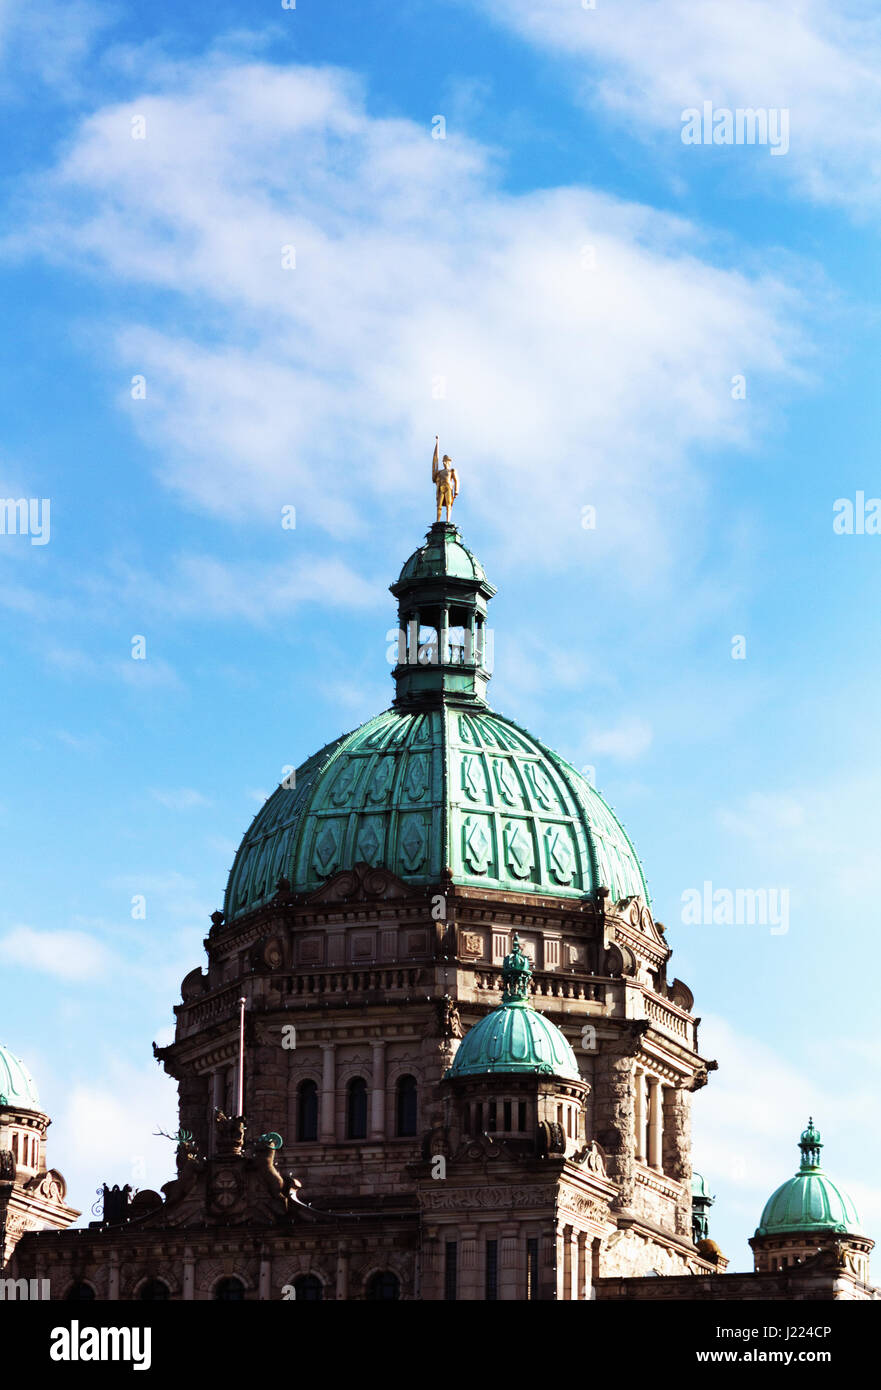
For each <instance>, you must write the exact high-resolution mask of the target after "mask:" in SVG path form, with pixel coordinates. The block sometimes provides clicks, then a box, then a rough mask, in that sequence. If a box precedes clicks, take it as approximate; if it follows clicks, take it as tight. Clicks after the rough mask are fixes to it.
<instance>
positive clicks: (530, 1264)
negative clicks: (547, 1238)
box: [526, 1240, 538, 1299]
mask: <svg viewBox="0 0 881 1390" xmlns="http://www.w3.org/2000/svg"><path fill="white" fill-rule="evenodd" d="M526 1297H527V1298H529V1299H534V1298H538V1240H528V1241H527V1242H526Z"/></svg>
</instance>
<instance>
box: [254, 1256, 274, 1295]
mask: <svg viewBox="0 0 881 1390" xmlns="http://www.w3.org/2000/svg"><path fill="white" fill-rule="evenodd" d="M257 1298H258V1300H259V1301H260V1302H261V1303H266V1302H268V1301H269V1299H270V1298H272V1261H271V1260H270V1258H269V1255H268V1254H267V1253H266V1251H265V1250H261V1251H260V1273H259V1275H258V1278H257Z"/></svg>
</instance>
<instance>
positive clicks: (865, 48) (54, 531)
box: [0, 0, 881, 1268]
mask: <svg viewBox="0 0 881 1390" xmlns="http://www.w3.org/2000/svg"><path fill="white" fill-rule="evenodd" d="M879 60H881V21H879V19H878V16H877V12H876V11H875V10H874V7H873V6H872V5H871V4H870V3H868V0H867V3H865V4H863V3H861V0H853V2H852V3H849V4H839V5H838V6H835V7H832V12H830V7H829V6H826V5H821V4H820V3H819V2H818V0H798V2H797V3H796V0H747V3H744V4H740V5H738V6H737V7H733V6H731V5H730V4H726V3H721V0H701V2H700V3H697V0H670V3H667V4H664V5H661V4H659V3H657V2H656V0H618V3H615V4H612V3H609V0H596V3H595V6H590V5H587V4H585V3H582V4H579V3H578V0H459V3H447V4H444V5H438V4H436V3H429V2H428V0H399V3H398V4H396V5H395V6H389V5H388V4H380V3H379V0H362V3H359V4H357V5H356V4H354V3H353V2H352V0H348V3H346V0H324V3H322V4H320V5H319V4H316V3H314V0H299V3H298V4H297V5H296V8H293V9H286V8H283V7H282V6H281V5H280V4H275V5H273V4H270V3H266V4H265V5H264V4H259V5H258V4H252V5H249V6H246V7H242V6H241V5H232V4H225V3H219V4H214V5H211V6H204V5H198V6H197V5H194V4H191V3H184V4H175V5H172V4H170V3H165V2H164V0H158V2H157V3H156V4H154V5H152V6H146V7H145V6H133V5H126V4H124V3H118V4H115V5H111V4H108V5H103V6H98V5H93V4H91V3H89V0H77V3H73V4H69V5H65V6H63V7H58V6H57V5H51V6H50V5H49V4H48V3H46V2H45V0H31V3H29V4H28V5H27V6H22V5H20V4H15V3H12V0H0V104H2V107H3V118H4V124H5V128H6V130H7V132H14V138H7V139H6V140H4V142H3V145H2V150H0V179H2V207H3V219H2V227H0V302H2V305H3V321H4V328H5V332H4V333H3V335H2V342H0V352H2V354H3V357H2V362H0V402H2V409H0V495H2V496H3V497H12V498H19V497H23V498H26V499H30V498H33V499H36V500H37V501H38V502H39V504H40V510H39V514H37V513H36V512H35V516H34V523H33V524H31V523H30V521H29V523H28V526H27V528H22V527H19V528H18V531H19V532H21V531H22V530H25V532H26V533H25V534H21V533H17V534H6V535H2V536H0V607H2V632H3V640H2V643H0V688H2V692H3V711H4V719H3V756H2V764H0V766H2V774H0V844H2V895H0V969H2V976H0V979H2V995H0V1006H2V1016H0V1039H2V1041H4V1042H5V1043H6V1044H8V1045H9V1046H11V1047H13V1049H14V1050H16V1051H17V1052H18V1053H19V1054H20V1055H21V1056H23V1057H24V1058H25V1059H26V1060H27V1062H28V1063H29V1065H30V1067H31V1070H32V1071H33V1072H34V1074H35V1076H36V1078H37V1080H38V1083H39V1086H40V1090H41V1095H42V1098H43V1101H44V1103H45V1105H46V1108H47V1109H48V1110H49V1112H50V1113H51V1114H52V1115H53V1116H54V1121H55V1122H54V1125H53V1129H52V1131H51V1136H50V1137H51V1150H50V1153H51V1157H52V1161H53V1162H54V1163H55V1164H57V1165H58V1166H59V1167H60V1168H61V1169H62V1171H64V1172H65V1173H66V1174H67V1176H68V1178H69V1180H70V1182H71V1186H72V1192H71V1195H72V1198H73V1200H74V1202H75V1204H76V1205H78V1206H82V1207H83V1208H84V1210H86V1211H87V1209H88V1207H89V1205H90V1204H91V1201H92V1200H93V1197H94V1188H95V1187H96V1186H97V1185H98V1184H99V1183H100V1182H101V1181H102V1180H104V1179H105V1178H106V1179H108V1180H110V1181H120V1182H124V1181H134V1182H135V1183H136V1184H138V1185H158V1184H159V1183H161V1182H162V1181H165V1180H166V1179H167V1177H169V1176H170V1175H171V1159H172V1152H171V1146H170V1145H169V1144H168V1141H167V1140H163V1139H154V1138H152V1137H151V1136H152V1133H153V1131H154V1130H156V1129H158V1128H160V1127H161V1128H164V1129H173V1128H174V1101H175V1096H174V1088H173V1085H172V1083H171V1082H170V1081H169V1080H168V1079H167V1078H164V1076H163V1075H162V1073H161V1072H160V1071H159V1070H158V1069H157V1067H156V1064H155V1063H154V1061H153V1060H152V1055H151V1048H150V1043H151V1040H152V1039H154V1038H155V1039H157V1040H158V1041H160V1042H164V1041H168V1040H169V1038H170V1036H171V1030H172V1025H173V1017H172V1013H171V1008H172V1004H173V1003H174V1002H175V1001H176V1000H177V999H178V997H179V992H178V991H179V983H180V980H181V978H182V977H183V975H184V974H186V973H187V972H188V971H189V970H190V969H191V968H192V967H193V966H194V965H195V964H198V963H199V961H200V960H201V958H202V945H201V943H202V938H203V936H204V934H205V931H206V929H207V926H208V914H209V913H210V912H211V911H212V910H213V909H214V908H216V907H217V906H218V905H219V904H220V901H221V899H222V895H223V888H224V883H225V877H226V873H227V870H228V868H229V865H230V862H231V859H232V855H233V853H234V851H235V847H236V844H237V842H238V840H239V838H240V836H241V834H242V833H243V831H244V829H245V828H246V826H247V824H248V823H249V821H250V819H251V817H252V815H253V813H254V811H255V810H256V809H257V807H258V806H259V805H260V803H261V802H262V800H263V798H264V797H265V796H266V794H267V793H268V792H269V791H270V790H271V789H272V788H273V787H274V786H275V785H276V783H277V782H278V781H279V779H280V778H281V776H282V769H283V768H284V767H286V766H289V765H291V764H297V763H299V762H300V761H302V759H303V758H305V757H306V756H307V755H308V754H309V753H310V752H312V751H314V749H315V748H317V747H319V746H320V745H322V744H323V743H325V742H326V741H327V740H328V739H330V738H333V737H335V736H336V735H338V734H340V733H341V732H343V731H344V730H346V729H348V728H351V727H353V726H354V725H356V724H358V723H359V722H360V721H361V720H363V719H365V718H367V717H368V716H369V715H371V714H372V713H375V712H377V711H378V710H380V709H382V708H384V707H385V706H386V705H387V704H388V702H389V699H390V694H391V685H390V680H389V666H388V663H387V661H386V647H387V645H388V644H387V641H386V633H387V632H388V630H389V628H390V627H391V626H392V619H393V614H394V610H393V604H392V600H391V598H390V596H389V594H388V592H387V585H388V584H389V582H390V581H391V580H393V579H394V577H395V576H396V574H397V571H398V569H399V567H400V564H401V562H402V561H403V560H404V559H405V557H406V556H407V555H408V554H409V553H410V551H412V550H413V549H414V548H415V546H416V545H417V544H419V542H420V541H421V538H422V535H423V532H424V529H425V527H426V525H427V524H428V523H429V522H430V520H431V517H432V504H433V498H432V492H431V484H430V459H431V450H432V445H433V439H434V435H435V433H439V434H440V436H441V444H442V447H443V448H444V449H445V450H446V451H447V452H449V453H451V454H452V455H453V457H454V459H455V462H456V465H457V468H458V470H459V476H460V479H461V484H462V496H461V498H460V500H459V502H458V503H457V508H456V510H457V520H458V522H459V524H460V526H461V527H462V530H463V533H464V535H465V538H466V540H467V542H468V544H469V545H470V546H471V547H472V548H473V549H474V550H475V551H476V552H477V553H478V554H479V555H480V557H481V559H482V560H483V562H484V564H485V565H486V568H487V570H488V572H489V574H490V577H491V579H492V580H493V582H494V583H495V584H496V585H497V586H498V587H499V595H498V597H497V598H496V599H495V600H494V602H493V609H492V618H493V625H494V628H495V633H496V637H495V651H496V674H495V677H494V681H493V687H492V691H493V699H494V703H495V706H496V708H498V709H501V710H502V711H503V712H505V713H507V714H510V715H512V716H514V717H516V718H517V719H518V720H519V721H521V722H523V723H525V724H526V725H528V726H529V727H530V728H531V729H533V730H534V731H535V733H537V734H538V735H540V736H541V737H542V738H544V739H545V740H546V741H547V742H549V743H551V744H552V745H554V746H556V747H558V748H559V749H560V750H561V752H563V753H564V754H565V755H566V756H567V757H568V758H569V759H570V760H571V761H573V762H574V763H575V764H576V766H578V767H589V768H592V769H595V780H596V783H597V785H598V786H599V788H600V790H602V791H603V792H604V793H605V795H606V796H607V799H608V800H610V802H611V803H612V805H613V806H614V807H615V808H616V810H617V812H618V814H619V816H620V817H621V818H622V819H623V821H624V823H625V824H626V826H627V827H628V830H629V832H630V833H631V835H632V837H633V839H634V842H635V844H636V846H637V848H638V850H639V853H640V856H641V858H642V861H643V863H644V865H645V868H646V872H647V875H648V879H649V883H650V887H651V890H652V896H653V906H654V909H655V913H656V915H657V916H658V917H659V918H660V919H661V920H662V921H664V922H665V923H666V925H667V928H668V939H669V940H670V942H671V944H672V945H673V947H674V957H673V961H672V962H671V967H672V969H671V973H675V974H677V975H679V976H680V977H681V978H683V979H685V980H686V981H687V982H688V984H689V985H690V986H691V987H692V989H693V990H694V993H695V996H696V1001H697V1003H696V1011H697V1013H698V1014H700V1015H701V1016H702V1018H703V1023H702V1026H701V1045H702V1049H703V1051H704V1054H705V1055H707V1056H711V1057H716V1058H718V1061H719V1070H718V1072H717V1073H715V1074H714V1075H713V1077H712V1080H711V1084H710V1085H709V1087H708V1088H707V1089H706V1090H705V1091H703V1092H702V1093H701V1094H700V1095H699V1096H698V1098H697V1102H696V1107H695V1110H696V1119H695V1160H696V1164H697V1166H698V1167H699V1168H700V1169H701V1170H702V1171H703V1172H704V1174H705V1175H706V1177H707V1179H708V1181H709V1183H710V1186H711V1187H712V1189H713V1190H714V1191H715V1192H716V1194H717V1198H718V1201H717V1206H716V1208H715V1211H714V1219H713V1234H714V1235H715V1236H716V1238H717V1239H718V1240H719V1242H720V1244H721V1245H722V1247H723V1249H724V1250H725V1251H726V1253H728V1254H729V1255H730V1256H731V1258H732V1261H733V1266H734V1267H739V1268H745V1267H748V1263H749V1251H748V1248H747V1246H746V1238H747V1237H748V1236H749V1235H750V1234H751V1233H752V1231H753V1229H754V1227H755V1225H756V1222H757V1220H758V1216H759V1213H760V1210H761V1206H762V1203H763V1201H764V1199H765V1197H766V1196H767V1195H768V1194H769V1193H770V1191H771V1190H772V1189H773V1187H775V1186H776V1185H777V1184H778V1183H779V1182H780V1181H782V1180H783V1179H784V1178H785V1177H786V1176H788V1174H789V1173H790V1171H792V1170H793V1169H794V1167H795V1165H796V1160H797V1152H796V1149H795V1141H796V1139H797V1137H798V1133H799V1131H800V1130H801V1128H802V1127H803V1125H804V1124H805V1122H806V1120H807V1117H808V1114H809V1113H810V1114H813V1115H814V1117H815V1119H816V1120H817V1122H818V1124H819V1126H820V1128H821V1130H822V1131H823V1133H824V1138H825V1139H826V1141H827V1148H826V1155H825V1156H826V1160H827V1165H828V1167H829V1169H830V1171H832V1172H833V1173H834V1174H835V1175H836V1176H837V1177H838V1178H839V1179H840V1181H841V1182H842V1184H843V1185H845V1186H846V1187H848V1188H849V1189H850V1190H851V1192H852V1194H853V1196H854V1198H855V1200H856V1202H857V1206H858V1208H859V1210H860V1211H861V1213H862V1215H863V1218H864V1223H865V1224H866V1225H867V1226H868V1227H869V1229H870V1231H871V1232H873V1233H874V1234H875V1235H876V1237H878V1236H881V1189H879V1187H878V1185H877V1181H876V1172H875V1169H876V1165H875V1162H874V1155H875V1153H876V1151H877V1148H878V1145H879V1143H881V1118H879V1111H878V1107H877V1104H876V1103H875V1095H876V1092H877V1074H878V1065H879V1062H881V1041H879V1038H878V1032H877V1027H876V1023H875V1018H876V1012H877V986H876V983H875V982H876V980H877V977H878V970H879V959H878V955H879V952H878V946H877V935H878V930H877V916H878V902H879V894H881V866H879V855H878V848H877V846H878V840H879V812H878V799H879V797H878V788H879V776H881V737H879V723H878V720H877V717H876V710H877V704H878V698H877V691H878V684H879V676H881V671H879V666H881V661H879V621H878V616H877V613H878V598H879V587H881V586H879V580H878V573H879V565H881V536H879V535H876V534H874V531H873V526H872V521H871V518H872V516H873V514H874V512H873V508H872V507H871V505H870V502H871V499H872V498H873V497H875V496H876V495H879V494H881V471H879V467H878V453H877V438H878V428H877V426H878V413H879V401H881V392H879V391H878V386H877V360H878V352H879V337H881V324H879V302H878V294H877V283H878V275H877V271H878V237H877V226H878V219H879V214H881V194H879V189H881V179H879V166H881V115H879V112H881V104H879V85H881V80H879V77H878V74H879V72H881V61H879ZM705 103H708V104H709V105H710V107H711V109H712V111H713V112H716V113H718V112H722V113H723V114H724V112H725V111H730V112H732V113H733V112H736V111H737V110H738V109H739V108H740V109H746V108H749V109H750V110H752V111H760V112H762V113H770V114H769V117H768V119H769V130H771V131H773V130H774V129H775V128H778V129H779V128H781V127H780V121H781V120H783V119H785V129H786V130H787V141H786V147H785V148H784V146H783V144H782V143H779V142H778V147H777V148H774V146H773V144H771V143H764V144H762V143H760V142H759V143H752V144H746V143H740V144H737V143H734V144H732V143H727V144H726V143H721V142H719V143H707V144H704V143H701V144H697V145H695V144H693V143H685V142H684V141H683V139H682V134H683V130H684V121H683V113H685V112H687V111H689V110H691V111H695V110H697V111H700V112H701V113H703V112H704V110H705ZM783 113H785V118H784V115H783ZM775 122H776V123H777V125H776V127H775ZM860 493H862V494H863V497H864V499H865V502H864V510H865V512H866V513H867V516H868V520H867V521H866V523H865V526H864V527H862V528H861V527H860V526H859V525H858V524H856V523H855V525H854V527H853V528H852V533H851V534H847V533H846V532H845V531H840V530H839V531H836V530H834V529H833V521H834V519H835V517H836V515H838V513H837V512H836V509H835V504H836V502H838V501H839V500H840V499H849V500H850V501H851V502H853V504H854V509H855V511H857V512H858V510H859V507H858V504H857V497H858V494H860ZM44 498H45V499H48V500H49V509H48V513H47V510H46V507H45V504H44V503H43V502H42V499H44ZM292 507H293V508H295V509H296V526H295V527H294V528H293V529H291V528H285V527H283V526H282V516H283V514H284V513H283V509H284V508H292ZM840 510H841V509H840V508H839V512H840ZM47 522H48V526H47V524H46V523H47ZM591 523H595V524H591ZM41 526H42V527H43V534H42V535H40V534H39V530H40V527H41ZM7 529H9V528H7ZM860 531H862V534H860ZM137 639H142V641H141V643H140V644H139V643H138V641H137ZM133 643H134V644H135V645H134V647H133ZM141 650H143V651H144V652H145V659H143V660H136V659H133V651H134V652H135V653H136V654H137V653H138V652H140V651H141ZM704 884H710V885H711V889H710V893H711V894H712V893H713V892H716V891H720V890H721V891H722V892H723V894H724V893H725V892H728V893H730V894H732V895H733V894H735V893H736V892H737V890H738V889H740V890H753V891H758V890H762V889H764V890H768V892H769V894H773V895H774V896H773V897H769V901H770V902H774V903H776V904H777V905H778V911H777V913H776V914H775V918H774V920H773V921H772V920H768V921H766V922H764V923H755V922H753V923H751V922H748V921H741V922H740V923H738V922H737V921H734V922H727V921H725V920H724V913H722V914H720V915H721V916H722V918H723V920H720V921H712V920H702V921H700V922H695V921H694V920H689V914H688V913H687V912H684V908H683V904H684V897H683V895H686V898H687V895H689V893H690V892H691V890H697V891H698V892H699V893H700V895H701V899H702V900H703V896H704ZM140 898H143V899H144V900H145V902H146V917H145V918H140V917H133V916H132V902H133V899H140ZM783 904H785V913H784V912H783V911H782V905H783ZM683 917H685V918H686V920H683ZM775 923H776V925H775ZM783 928H785V929H783Z"/></svg>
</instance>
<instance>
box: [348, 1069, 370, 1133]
mask: <svg viewBox="0 0 881 1390" xmlns="http://www.w3.org/2000/svg"><path fill="white" fill-rule="evenodd" d="M346 1138H347V1139H366V1138H367V1082H366V1081H365V1080H364V1078H363V1076H356V1077H354V1078H353V1079H352V1080H351V1081H350V1082H349V1089H348V1092H347V1095H346Z"/></svg>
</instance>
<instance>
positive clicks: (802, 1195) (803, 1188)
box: [756, 1120, 863, 1236]
mask: <svg viewBox="0 0 881 1390" xmlns="http://www.w3.org/2000/svg"><path fill="white" fill-rule="evenodd" d="M822 1147H823V1145H822V1143H821V1141H820V1133H819V1130H817V1129H815V1128H814V1122H813V1120H809V1121H808V1127H807V1129H806V1130H805V1131H804V1132H803V1134H802V1136H801V1138H800V1140H799V1148H800V1149H801V1153H802V1160H801V1167H800V1168H799V1171H798V1172H797V1173H796V1174H795V1176H794V1177H792V1178H789V1179H788V1181H787V1182H785V1183H782V1184H781V1185H780V1187H778V1188H777V1191H776V1192H775V1193H773V1195H772V1196H771V1197H769V1199H768V1201H767V1202H766V1203H765V1210H764V1211H763V1212H762V1218H761V1221H760V1222H759V1226H758V1229H757V1231H756V1235H757V1236H774V1235H794V1234H798V1233H800V1232H802V1231H804V1232H806V1233H811V1232H815V1231H816V1232H818V1233H822V1232H827V1233H839V1234H845V1233H847V1234H848V1235H862V1234H863V1232H862V1230H861V1227H860V1218H859V1216H858V1215H857V1210H856V1207H855V1206H854V1204H853V1202H852V1201H851V1199H850V1197H848V1195H847V1193H846V1192H842V1191H841V1189H840V1188H839V1187H836V1185H835V1183H834V1182H832V1180H831V1178H829V1177H828V1176H827V1175H826V1174H825V1173H824V1172H823V1169H822V1168H821V1167H820V1150H821V1149H822Z"/></svg>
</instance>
